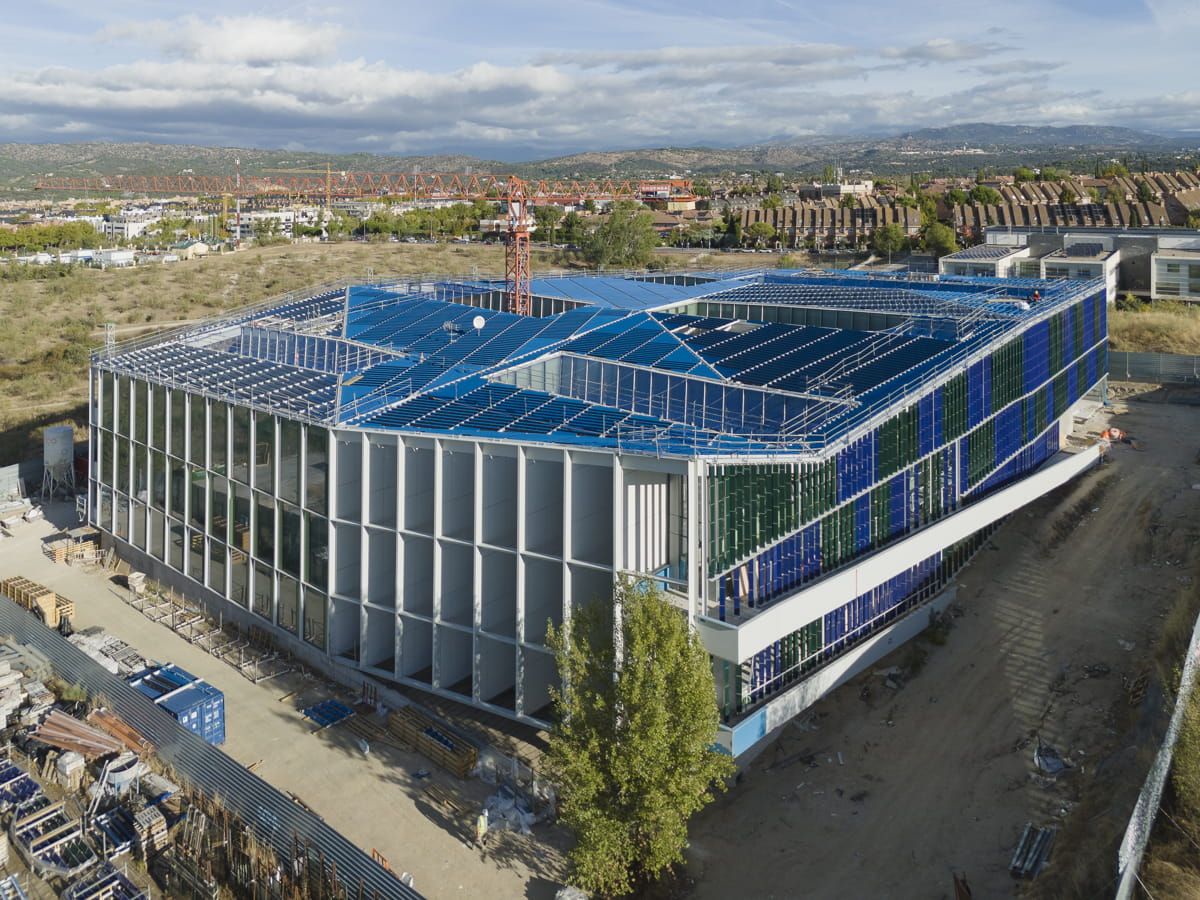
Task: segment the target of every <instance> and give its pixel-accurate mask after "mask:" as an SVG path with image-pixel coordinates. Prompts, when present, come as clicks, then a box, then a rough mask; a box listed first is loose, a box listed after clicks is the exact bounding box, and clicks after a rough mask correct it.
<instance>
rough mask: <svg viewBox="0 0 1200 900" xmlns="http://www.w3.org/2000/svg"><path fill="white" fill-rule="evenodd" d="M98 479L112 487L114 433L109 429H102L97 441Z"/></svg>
mask: <svg viewBox="0 0 1200 900" xmlns="http://www.w3.org/2000/svg"><path fill="white" fill-rule="evenodd" d="M96 480H97V481H99V482H100V483H101V484H106V485H108V486H109V487H112V483H113V472H112V435H111V434H109V433H108V432H107V431H101V432H100V433H99V439H98V440H97V441H96Z"/></svg>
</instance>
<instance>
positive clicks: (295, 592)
mask: <svg viewBox="0 0 1200 900" xmlns="http://www.w3.org/2000/svg"><path fill="white" fill-rule="evenodd" d="M299 623H300V585H299V584H298V583H297V582H296V580H295V579H294V578H287V577H286V576H282V575H281V576H280V578H279V627H280V628H286V629H287V630H288V631H290V632H291V633H292V634H297V633H298V631H299V627H298V626H299Z"/></svg>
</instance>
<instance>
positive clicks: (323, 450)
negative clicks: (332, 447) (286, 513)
mask: <svg viewBox="0 0 1200 900" xmlns="http://www.w3.org/2000/svg"><path fill="white" fill-rule="evenodd" d="M306 443H307V446H306V447H305V448H304V449H305V454H306V455H307V460H306V466H307V469H308V471H307V475H308V478H307V484H306V486H305V497H304V505H305V506H307V507H308V508H309V509H311V510H312V511H313V512H318V513H324V512H326V503H327V501H326V499H325V485H326V482H327V481H328V474H329V432H327V431H326V430H325V429H324V428H317V427H315V426H312V425H310V426H308V436H307V438H306Z"/></svg>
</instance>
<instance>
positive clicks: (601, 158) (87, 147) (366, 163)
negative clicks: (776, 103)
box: [0, 123, 1200, 192]
mask: <svg viewBox="0 0 1200 900" xmlns="http://www.w3.org/2000/svg"><path fill="white" fill-rule="evenodd" d="M1198 143H1200V141H1198V140H1197V139H1196V138H1192V139H1190V140H1189V139H1186V138H1182V137H1171V136H1164V135H1159V134H1151V133H1148V132H1144V131H1137V130H1134V129H1130V128H1121V127H1114V126H1099V125H1071V126H1063V127H1053V126H1025V125H995V124H988V123H969V124H960V125H950V126H945V127H940V128H922V129H918V130H914V131H908V132H903V133H900V134H895V135H887V136H870V137H863V136H860V137H845V136H826V137H813V138H808V139H804V140H795V139H790V140H778V141H769V142H765V143H761V144H756V145H751V146H743V147H727V148H723V147H711V146H710V147H659V148H652V149H634V150H594V151H584V152H580V153H574V154H571V155H569V156H559V157H554V158H550V159H541V160H531V161H528V162H521V163H515V164H514V163H503V162H498V161H496V160H489V159H480V158H477V157H473V156H469V155H466V154H449V155H437V156H388V155H378V154H368V153H354V154H344V153H329V154H327V153H314V152H299V151H291V150H264V149H255V148H233V147H200V146H191V145H181V144H153V143H99V142H93V143H78V144H13V143H9V144H0V190H5V191H9V192H11V191H14V190H25V189H29V188H31V187H32V186H33V185H34V183H35V182H36V180H37V178H38V177H39V176H41V175H48V174H55V175H74V176H85V175H99V174H129V173H138V174H147V175H168V174H182V173H195V174H228V173H232V172H233V171H234V167H235V160H240V161H241V169H242V172H243V173H244V174H247V175H255V174H263V175H267V174H275V175H278V174H299V173H304V174H324V173H325V171H326V166H329V167H331V168H332V169H333V170H334V171H385V172H472V171H474V172H504V173H508V172H512V173H515V174H518V175H522V176H525V177H575V176H578V177H593V176H610V175H611V176H632V177H638V176H655V175H665V174H672V173H673V174H684V173H691V174H696V175H705V174H717V173H723V172H753V171H758V172H761V171H772V172H774V171H778V172H786V173H797V174H818V173H820V172H821V170H822V169H823V168H824V167H825V166H826V165H838V166H842V167H844V168H845V169H846V170H847V171H849V172H865V173H873V174H876V175H880V174H893V175H894V174H900V173H904V172H910V171H921V172H939V173H946V174H952V173H956V172H964V173H965V172H974V171H975V170H976V169H977V168H981V167H984V166H993V167H1001V166H1008V165H1015V164H1029V165H1039V164H1040V165H1048V164H1054V165H1062V164H1064V163H1065V164H1070V163H1071V162H1075V163H1076V164H1083V165H1086V164H1087V163H1088V161H1094V160H1096V159H1099V158H1102V157H1117V156H1125V157H1137V158H1141V159H1144V160H1147V161H1148V162H1149V163H1151V164H1155V165H1164V164H1165V165H1167V166H1177V165H1181V164H1187V158H1188V154H1189V153H1192V154H1194V153H1195V151H1196V147H1197V144H1198ZM1173 160H1174V162H1172V161H1173ZM1192 164H1194V163H1192Z"/></svg>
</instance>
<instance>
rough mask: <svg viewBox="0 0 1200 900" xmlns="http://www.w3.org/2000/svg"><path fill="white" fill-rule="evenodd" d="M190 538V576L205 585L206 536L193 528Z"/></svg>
mask: <svg viewBox="0 0 1200 900" xmlns="http://www.w3.org/2000/svg"><path fill="white" fill-rule="evenodd" d="M187 537H188V575H190V576H191V577H192V578H194V579H195V580H196V581H199V582H200V583H201V584H203V583H204V534H203V533H202V532H199V531H194V530H192V529H191V528H189V529H188V532H187Z"/></svg>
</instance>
